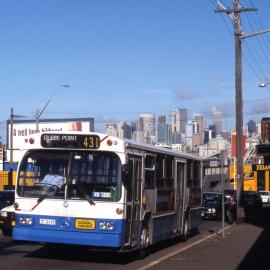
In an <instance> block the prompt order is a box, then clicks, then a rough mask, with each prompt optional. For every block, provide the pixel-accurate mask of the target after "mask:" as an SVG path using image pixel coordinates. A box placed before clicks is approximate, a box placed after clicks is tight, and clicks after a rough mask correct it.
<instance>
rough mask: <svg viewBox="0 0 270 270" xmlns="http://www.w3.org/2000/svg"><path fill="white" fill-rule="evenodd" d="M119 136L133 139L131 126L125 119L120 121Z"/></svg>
mask: <svg viewBox="0 0 270 270" xmlns="http://www.w3.org/2000/svg"><path fill="white" fill-rule="evenodd" d="M118 137H119V138H126V139H131V127H130V125H128V124H127V123H126V122H125V121H120V122H119V124H118Z"/></svg>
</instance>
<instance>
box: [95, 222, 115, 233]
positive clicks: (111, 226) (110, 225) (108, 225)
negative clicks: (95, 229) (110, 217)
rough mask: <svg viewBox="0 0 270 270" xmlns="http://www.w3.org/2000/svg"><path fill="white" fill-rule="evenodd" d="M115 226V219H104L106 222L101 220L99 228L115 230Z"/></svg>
mask: <svg viewBox="0 0 270 270" xmlns="http://www.w3.org/2000/svg"><path fill="white" fill-rule="evenodd" d="M114 228H115V224H114V222H113V221H110V222H107V221H104V222H100V223H99V229H100V230H102V231H104V230H106V231H113V230H114Z"/></svg>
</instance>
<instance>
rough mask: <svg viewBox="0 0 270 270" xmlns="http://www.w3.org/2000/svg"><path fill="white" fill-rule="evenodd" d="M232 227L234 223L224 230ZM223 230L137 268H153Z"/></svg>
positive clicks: (143, 269)
mask: <svg viewBox="0 0 270 270" xmlns="http://www.w3.org/2000/svg"><path fill="white" fill-rule="evenodd" d="M231 227H232V225H230V226H228V227H225V228H224V230H227V229H229V228H231ZM221 232H222V229H221V230H219V231H218V232H217V233H214V234H211V235H208V236H203V238H202V239H200V240H197V241H195V242H194V243H191V244H189V245H187V246H185V247H183V248H180V249H178V250H175V251H173V252H171V253H169V254H167V255H165V256H163V257H161V258H159V259H158V260H155V261H152V262H150V263H149V264H146V265H144V266H142V267H140V268H137V269H136V270H146V269H149V268H151V267H153V266H155V265H157V264H159V263H161V262H163V261H165V260H167V259H169V258H170V257H172V256H175V255H176V254H179V253H181V252H183V251H185V250H187V249H190V248H192V247H194V246H196V245H198V244H200V243H202V242H203V241H205V240H208V239H211V238H213V237H215V236H217V235H219V234H220V233H221Z"/></svg>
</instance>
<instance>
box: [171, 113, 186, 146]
mask: <svg viewBox="0 0 270 270" xmlns="http://www.w3.org/2000/svg"><path fill="white" fill-rule="evenodd" d="M186 124H187V109H179V108H177V109H174V110H173V111H172V141H173V143H181V134H184V133H185V130H186Z"/></svg>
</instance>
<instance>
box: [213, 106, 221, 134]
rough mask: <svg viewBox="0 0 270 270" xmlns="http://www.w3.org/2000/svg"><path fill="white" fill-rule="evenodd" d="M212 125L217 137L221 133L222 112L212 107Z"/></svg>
mask: <svg viewBox="0 0 270 270" xmlns="http://www.w3.org/2000/svg"><path fill="white" fill-rule="evenodd" d="M212 115H213V124H215V125H216V128H217V129H216V131H217V135H219V134H220V132H221V131H222V111H221V110H220V109H219V108H217V107H212Z"/></svg>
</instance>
